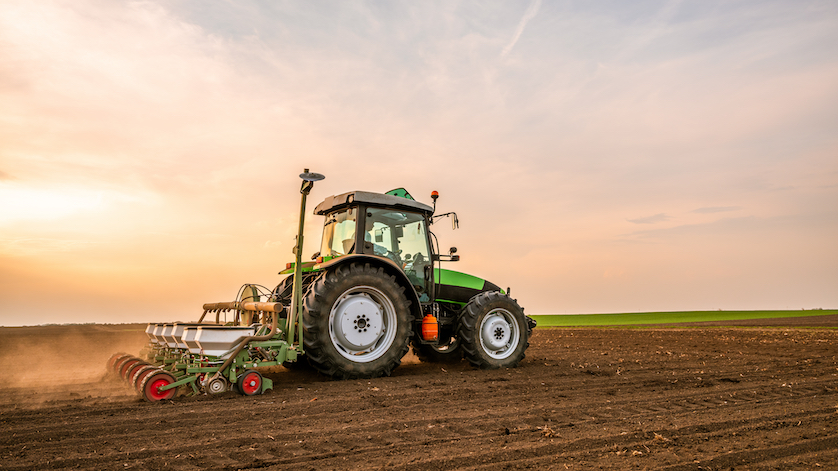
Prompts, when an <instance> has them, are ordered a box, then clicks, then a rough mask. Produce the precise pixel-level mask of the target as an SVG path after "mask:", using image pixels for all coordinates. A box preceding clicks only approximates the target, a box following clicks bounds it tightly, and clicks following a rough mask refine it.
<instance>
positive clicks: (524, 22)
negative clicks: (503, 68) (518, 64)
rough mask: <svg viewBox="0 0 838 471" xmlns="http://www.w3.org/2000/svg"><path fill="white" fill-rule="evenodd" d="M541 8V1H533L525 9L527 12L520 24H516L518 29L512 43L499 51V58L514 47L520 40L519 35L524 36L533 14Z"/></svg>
mask: <svg viewBox="0 0 838 471" xmlns="http://www.w3.org/2000/svg"><path fill="white" fill-rule="evenodd" d="M540 7H541V0H533V1H532V3H530V6H529V7H527V11H525V12H524V17H523V18H521V22H520V23H518V29H516V30H515V35H514V36H512V41H510V42H509V44H507V45H506V47H505V48H503V51H501V53H500V56H501V57H506V56H507V55H509V52H510V51H512V48H513V47H515V44H516V43H517V42H518V40H519V39H521V35H522V34H524V28H526V27H527V23H529V21H530V20H531V19H533V18H535V14H536V13H538V9H539V8H540Z"/></svg>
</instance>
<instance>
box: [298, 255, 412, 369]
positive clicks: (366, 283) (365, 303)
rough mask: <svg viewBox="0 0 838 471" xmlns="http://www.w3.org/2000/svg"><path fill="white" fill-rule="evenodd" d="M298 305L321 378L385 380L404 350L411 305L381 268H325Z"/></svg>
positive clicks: (310, 356)
mask: <svg viewBox="0 0 838 471" xmlns="http://www.w3.org/2000/svg"><path fill="white" fill-rule="evenodd" d="M303 305H304V312H303V341H304V345H305V352H306V356H307V357H308V362H309V364H310V365H311V366H312V367H313V368H314V369H316V370H317V371H319V372H320V373H322V374H324V375H326V376H329V377H332V378H336V379H349V378H376V377H379V376H389V375H390V373H391V372H392V371H393V369H394V368H396V367H397V366H399V365H400V364H401V359H402V357H403V356H404V355H405V354H406V353H407V351H408V348H409V341H410V336H411V333H412V330H411V326H412V325H413V315H412V314H411V312H410V308H409V307H410V302H409V301H408V300H407V298H406V297H405V295H404V287H402V286H400V285H399V284H398V283H397V282H396V278H395V277H394V276H391V275H388V274H387V273H385V271H384V269H383V268H380V267H372V266H370V264H365V265H360V264H358V263H352V264H349V265H348V266H347V265H342V266H339V267H337V268H336V269H333V270H329V271H327V272H325V273H323V274H322V275H320V277H319V278H317V280H316V281H315V282H314V283H313V284H312V285H311V287H310V288H309V290H308V293H307V294H306V297H305V301H304V304H303Z"/></svg>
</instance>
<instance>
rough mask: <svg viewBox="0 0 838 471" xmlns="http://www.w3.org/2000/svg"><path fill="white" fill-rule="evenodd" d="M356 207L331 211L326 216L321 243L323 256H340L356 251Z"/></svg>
mask: <svg viewBox="0 0 838 471" xmlns="http://www.w3.org/2000/svg"><path fill="white" fill-rule="evenodd" d="M357 212H358V211H357V209H356V208H349V209H346V210H344V211H339V212H335V213H331V214H329V215H327V216H326V223H325V225H324V226H323V238H322V239H321V243H320V256H321V257H339V256H341V255H346V254H349V253H353V252H355V215H356V213H357Z"/></svg>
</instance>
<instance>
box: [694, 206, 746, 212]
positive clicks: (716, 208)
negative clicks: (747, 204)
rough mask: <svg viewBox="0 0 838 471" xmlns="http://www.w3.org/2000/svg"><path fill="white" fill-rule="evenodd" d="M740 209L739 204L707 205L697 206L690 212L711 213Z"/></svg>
mask: <svg viewBox="0 0 838 471" xmlns="http://www.w3.org/2000/svg"><path fill="white" fill-rule="evenodd" d="M740 209H742V208H741V207H739V206H708V207H704V208H698V209H694V210H692V211H690V212H691V213H698V214H711V213H725V212H728V211H739V210H740Z"/></svg>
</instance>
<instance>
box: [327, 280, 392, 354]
mask: <svg viewBox="0 0 838 471" xmlns="http://www.w3.org/2000/svg"><path fill="white" fill-rule="evenodd" d="M397 322H398V320H397V316H396V308H395V307H394V306H393V303H392V301H390V298H388V297H387V296H386V295H385V294H384V293H382V292H381V291H380V290H378V289H377V288H373V287H372V286H356V287H353V288H350V289H348V290H346V291H345V292H344V293H343V294H341V295H340V296H339V297H338V299H337V300H336V301H335V304H334V305H333V306H332V310H331V312H330V313H329V337H330V338H331V339H332V345H334V346H335V349H336V350H337V351H338V353H340V354H341V355H342V356H343V357H344V358H347V359H349V360H352V361H354V362H357V363H367V362H370V361H373V360H375V359H377V358H380V357H381V356H382V355H384V353H386V352H387V351H388V350H389V349H390V347H391V346H392V345H393V341H394V340H395V339H396V324H397Z"/></svg>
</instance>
